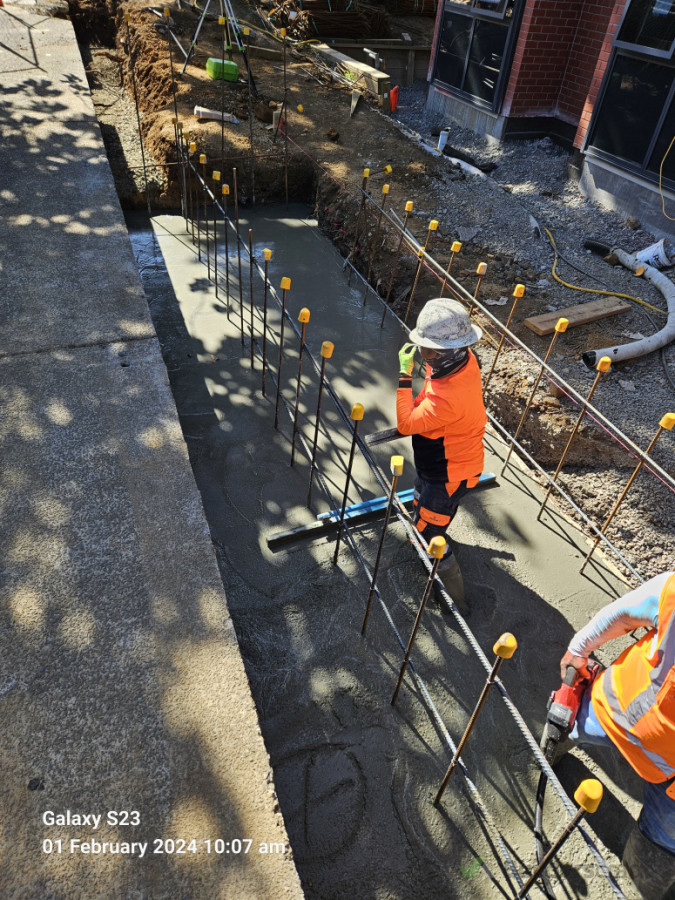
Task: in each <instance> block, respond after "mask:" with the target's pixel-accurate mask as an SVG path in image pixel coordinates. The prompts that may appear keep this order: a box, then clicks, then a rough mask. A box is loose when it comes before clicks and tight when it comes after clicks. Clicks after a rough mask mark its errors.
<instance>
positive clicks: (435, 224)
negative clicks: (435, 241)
mask: <svg viewBox="0 0 675 900" xmlns="http://www.w3.org/2000/svg"><path fill="white" fill-rule="evenodd" d="M437 228H438V222H437V221H436V219H432V220H431V222H429V228H428V230H427V239H426V241H425V242H424V247H423V248H421V249H420V251H419V253H418V254H417V256H418V260H417V269H416V270H415V279H414V281H413V286H412V289H411V291H410V298H409V300H408V306H407V307H406V311H405V315H404V316H403V324H404V325H407V324H408V316H409V315H410V310H411V309H412V304H413V298H414V296H415V291H416V289H417V282H418V281H419V279H420V274H421V273H422V265H423V263H424V254H425V253H426V252H427V249H428V247H429V245H430V243H431V235H432V234H433V233H434V232H435V231H436V229H437Z"/></svg>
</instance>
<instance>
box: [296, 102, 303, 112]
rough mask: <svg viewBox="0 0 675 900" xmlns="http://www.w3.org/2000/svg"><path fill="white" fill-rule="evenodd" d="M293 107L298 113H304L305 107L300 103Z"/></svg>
mask: <svg viewBox="0 0 675 900" xmlns="http://www.w3.org/2000/svg"><path fill="white" fill-rule="evenodd" d="M295 108H296V109H297V111H298V112H299V113H304V111H305V107H304V106H303V105H302V103H298V105H297V106H296V107H295Z"/></svg>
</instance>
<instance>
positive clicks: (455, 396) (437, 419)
mask: <svg viewBox="0 0 675 900" xmlns="http://www.w3.org/2000/svg"><path fill="white" fill-rule="evenodd" d="M431 374H432V370H431V367H430V366H429V365H428V364H427V374H426V379H425V382H424V388H423V389H422V391H421V392H420V393H419V394H418V395H417V397H415V399H414V400H413V396H412V391H411V390H410V388H409V387H406V388H402V387H400V386H399V389H398V391H397V392H396V425H397V427H398V430H399V431H400V432H401V434H412V435H413V451H414V454H415V468H416V469H417V471H418V472H419V474H420V476H421V477H422V478H425V479H426V480H427V481H434V482H458V481H463V480H464V479H465V478H466V479H475V477H476V476H478V475H480V473H481V472H482V471H483V435H484V433H485V424H486V422H487V416H486V414H485V406H484V404H483V390H482V383H481V376H480V369H479V368H478V363H477V362H476V357H475V356H474V355H473V353H472V352H471V351H470V350H469V358H468V360H467V363H466V365H464V366H462V368H461V369H460V370H459V371H458V372H455V373H453V374H452V375H447V376H446V377H445V378H432V377H431ZM403 380H405V379H403ZM474 483H475V481H474Z"/></svg>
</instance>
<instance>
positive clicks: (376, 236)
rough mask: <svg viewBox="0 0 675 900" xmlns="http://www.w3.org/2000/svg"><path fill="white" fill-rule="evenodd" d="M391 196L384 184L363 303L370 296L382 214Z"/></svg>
mask: <svg viewBox="0 0 675 900" xmlns="http://www.w3.org/2000/svg"><path fill="white" fill-rule="evenodd" d="M388 196H389V185H388V184H383V185H382V206H381V207H380V213H379V215H378V217H377V224H376V225H375V236H374V237H373V243H372V246H371V248H370V254H369V256H368V274H367V275H366V290H365V292H364V294H363V305H364V306H365V305H366V299H367V298H368V288H369V282H370V273H371V272H372V270H373V260H374V259H375V248H376V247H377V239H378V238H379V236H380V226H381V225H382V216H383V214H384V208H385V206H386V205H387V197H388Z"/></svg>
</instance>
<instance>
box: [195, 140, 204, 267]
mask: <svg viewBox="0 0 675 900" xmlns="http://www.w3.org/2000/svg"><path fill="white" fill-rule="evenodd" d="M199 162H200V164H201V167H202V174H203V172H204V164H205V163H206V153H200V154H199ZM195 180H196V182H197V186H198V187H199V185H201V189H202V190H204V183H203V181H201V180H200V178H199V176H198V175H197V172H195ZM199 198H200V193H199V190H197V197H196V206H197V258H198V259H199V262H201V261H202V231H201V220H202V205H201V203H200V202H199Z"/></svg>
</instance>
